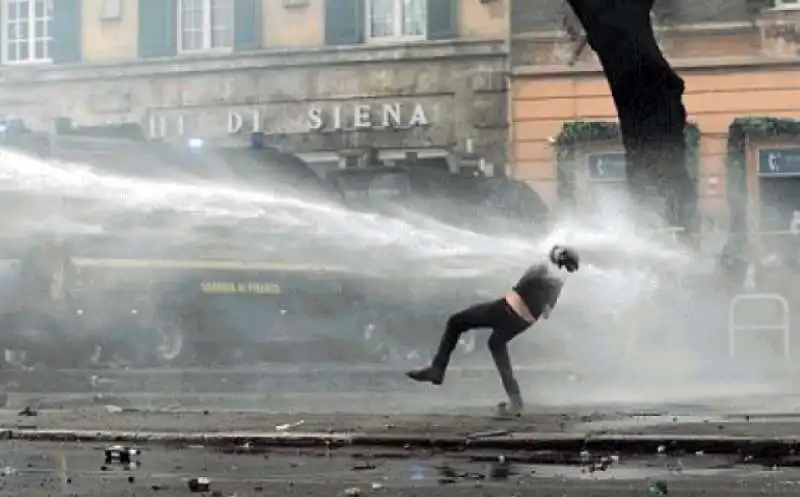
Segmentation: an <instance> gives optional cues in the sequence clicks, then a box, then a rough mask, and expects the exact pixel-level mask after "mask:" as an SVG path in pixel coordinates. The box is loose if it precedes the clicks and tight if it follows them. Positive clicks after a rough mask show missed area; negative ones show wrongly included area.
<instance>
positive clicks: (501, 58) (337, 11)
mask: <svg viewBox="0 0 800 497" xmlns="http://www.w3.org/2000/svg"><path fill="white" fill-rule="evenodd" d="M509 4H510V0H490V1H481V0H57V1H55V2H53V1H50V2H45V1H42V0H14V1H10V0H2V6H3V11H2V13H3V30H2V34H3V37H2V39H3V44H4V47H3V48H4V50H3V62H4V65H3V68H2V79H1V80H0V114H3V115H5V116H6V117H8V118H11V117H19V118H23V119H24V120H25V121H26V123H27V124H28V126H30V127H32V128H44V127H48V126H50V125H51V124H50V123H52V122H53V120H54V119H56V118H58V117H67V118H70V119H72V120H73V121H75V122H76V123H79V124H82V125H96V124H103V123H116V122H137V123H141V124H142V125H143V126H144V127H145V129H146V130H147V132H148V133H149V135H150V136H151V137H152V138H163V139H167V140H181V139H190V138H201V139H204V140H208V141H213V142H219V143H221V144H225V145H226V146H238V145H241V146H246V144H248V143H249V137H250V135H251V132H252V131H261V132H263V133H264V134H265V137H266V139H267V141H268V142H269V143H272V144H275V145H278V146H280V147H282V148H284V149H286V150H288V151H292V152H296V153H299V154H300V155H301V156H302V157H304V158H305V159H306V160H308V161H310V162H315V163H317V164H319V165H326V166H335V165H336V164H338V163H340V161H341V160H342V159H341V156H342V155H348V153H350V152H354V153H356V154H357V153H360V152H359V151H362V150H364V149H367V148H373V147H374V148H377V149H379V153H380V155H381V158H382V159H392V158H401V157H403V156H405V154H406V153H408V152H415V153H416V154H417V157H419V158H420V159H422V160H424V159H425V158H426V157H441V156H448V157H458V156H459V155H460V154H465V153H470V154H471V155H473V156H474V154H477V155H478V156H480V157H481V158H483V159H485V163H489V164H493V165H495V166H500V167H501V168H504V167H505V165H506V163H507V159H506V150H507V125H508V117H507V112H506V108H507V96H506V69H507V57H506V54H507V50H506V38H507V36H506V35H507V26H508V9H509ZM500 170H504V169H500Z"/></svg>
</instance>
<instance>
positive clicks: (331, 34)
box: [325, 0, 366, 45]
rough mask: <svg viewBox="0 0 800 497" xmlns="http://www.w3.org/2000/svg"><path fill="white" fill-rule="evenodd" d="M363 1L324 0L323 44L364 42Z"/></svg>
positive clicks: (364, 20)
mask: <svg viewBox="0 0 800 497" xmlns="http://www.w3.org/2000/svg"><path fill="white" fill-rule="evenodd" d="M364 2H365V0H325V44H326V45H355V44H357V43H363V42H364V27H365V26H364V25H365V23H366V19H365V18H364V11H365V9H364Z"/></svg>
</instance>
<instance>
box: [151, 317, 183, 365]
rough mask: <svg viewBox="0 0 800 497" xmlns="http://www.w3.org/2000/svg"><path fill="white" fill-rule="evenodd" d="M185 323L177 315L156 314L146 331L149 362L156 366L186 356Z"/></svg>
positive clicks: (174, 362)
mask: <svg viewBox="0 0 800 497" xmlns="http://www.w3.org/2000/svg"><path fill="white" fill-rule="evenodd" d="M184 328H185V323H183V321H182V320H181V319H180V317H178V316H173V315H167V316H156V318H155V320H154V321H153V323H152V324H151V325H150V327H149V329H148V330H147V333H148V335H149V340H148V342H149V344H150V345H149V348H150V353H149V354H148V355H149V356H150V360H151V362H153V363H154V364H153V365H156V366H169V365H174V364H177V363H179V362H180V361H181V360H183V359H184V358H185V357H186V355H187V354H186V352H187V350H186V349H187V341H188V340H187V336H186V330H185V329H184Z"/></svg>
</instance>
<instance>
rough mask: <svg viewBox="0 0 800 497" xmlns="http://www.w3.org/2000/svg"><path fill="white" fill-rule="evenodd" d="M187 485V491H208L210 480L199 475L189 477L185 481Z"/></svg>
mask: <svg viewBox="0 0 800 497" xmlns="http://www.w3.org/2000/svg"><path fill="white" fill-rule="evenodd" d="M187 486H188V487H189V491H190V492H193V493H203V492H208V491H209V489H210V488H211V481H210V480H209V479H208V478H206V477H204V476H200V477H197V478H192V479H190V480H189V481H188V482H187Z"/></svg>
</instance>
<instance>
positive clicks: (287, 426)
mask: <svg viewBox="0 0 800 497" xmlns="http://www.w3.org/2000/svg"><path fill="white" fill-rule="evenodd" d="M303 424H305V421H304V420H302V419H301V420H300V421H295V422H294V423H286V424H282V425H278V426H276V427H275V430H276V431H286V430H291V429H292V428H297V427H298V426H302V425H303Z"/></svg>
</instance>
